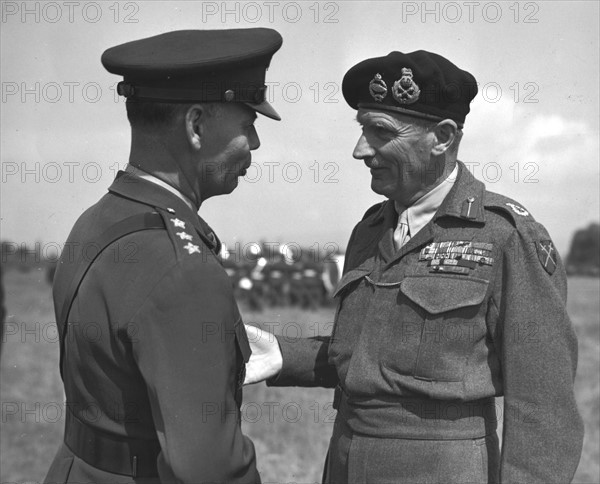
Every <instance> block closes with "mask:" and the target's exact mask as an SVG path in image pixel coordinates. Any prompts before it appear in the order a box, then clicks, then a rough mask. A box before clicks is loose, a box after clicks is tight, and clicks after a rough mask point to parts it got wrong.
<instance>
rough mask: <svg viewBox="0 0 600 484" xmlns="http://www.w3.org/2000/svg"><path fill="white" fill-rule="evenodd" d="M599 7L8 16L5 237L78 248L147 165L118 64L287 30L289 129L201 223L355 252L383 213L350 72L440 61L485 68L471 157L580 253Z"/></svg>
mask: <svg viewBox="0 0 600 484" xmlns="http://www.w3.org/2000/svg"><path fill="white" fill-rule="evenodd" d="M598 17H599V12H598V2H595V1H590V2H556V1H552V2H519V3H517V2H483V1H480V2H446V3H444V2H430V3H426V4H424V3H423V2H398V1H387V2H366V1H365V2H318V3H317V2H314V1H309V2H286V1H273V2H189V1H186V2H171V1H169V2H120V3H117V2H85V1H78V2H45V3H38V2H25V3H23V2H10V1H9V2H2V25H1V32H2V33H1V36H2V37H1V41H2V42H1V46H2V71H1V80H2V105H1V109H2V114H1V129H2V133H1V148H2V152H1V161H2V193H1V217H2V226H1V228H2V233H1V237H2V239H3V240H12V241H16V242H27V243H29V244H31V243H33V242H35V241H41V242H43V243H47V244H49V246H50V245H54V246H55V245H57V244H58V245H60V244H62V243H63V241H64V240H65V239H66V237H67V235H68V231H69V230H70V228H71V226H72V224H73V223H74V221H75V220H76V218H77V217H78V216H79V215H80V214H81V213H82V211H83V210H84V209H85V208H87V207H88V206H90V205H91V204H93V203H94V202H95V201H96V200H97V199H98V198H99V197H101V196H102V195H103V194H104V193H105V192H106V189H107V187H108V186H109V185H110V183H111V180H112V178H113V177H114V175H115V173H116V170H117V169H118V168H122V167H123V166H124V165H125V163H126V162H127V159H128V154H129V125H128V123H127V119H126V116H125V107H124V103H123V101H122V100H118V99H115V93H114V86H115V85H116V83H117V82H118V81H119V80H120V79H118V78H117V77H116V76H113V75H111V74H109V73H108V72H106V71H105V70H104V69H103V67H102V65H101V63H100V56H101V54H102V52H103V51H104V50H105V49H106V48H108V47H111V46H113V45H117V44H120V43H123V42H126V41H129V40H133V39H138V38H142V37H147V36H151V35H155V34H158V33H162V32H166V31H170V30H179V29H202V28H214V29H223V28H241V27H271V28H274V29H277V30H278V31H279V32H280V33H281V35H282V36H283V39H284V41H283V47H282V48H281V50H280V51H279V52H278V53H277V54H275V56H274V58H273V61H272V63H271V68H270V69H269V71H268V73H267V80H268V81H269V83H270V88H269V89H270V92H269V96H270V99H271V100H272V104H273V105H274V107H275V108H276V109H277V111H278V112H279V113H280V114H281V116H282V118H283V121H281V122H275V121H272V120H270V119H267V118H264V117H260V118H259V120H258V122H257V130H258V133H259V136H260V138H261V142H262V146H261V148H260V149H259V150H258V151H256V152H255V153H254V155H253V162H254V166H253V167H252V168H251V169H250V170H249V172H248V174H247V176H246V178H245V179H243V180H240V185H239V187H238V189H237V190H236V191H235V192H234V193H233V194H232V195H229V196H221V197H214V198H212V199H210V200H208V201H207V202H206V203H205V204H204V205H203V206H202V207H201V209H200V214H201V215H202V216H203V218H204V219H205V220H207V222H208V223H209V224H210V225H212V227H213V228H214V229H215V231H216V232H217V234H218V235H219V236H220V238H221V239H222V240H223V241H225V242H226V243H228V245H232V244H235V243H236V242H249V241H258V240H265V241H268V242H280V243H284V242H297V243H300V244H302V245H307V246H314V244H318V246H319V247H324V246H325V244H327V243H335V244H337V245H339V246H340V247H341V248H344V246H345V244H346V242H347V239H348V237H349V235H350V232H351V230H352V227H353V226H354V225H355V223H356V222H357V221H358V220H359V219H360V218H361V217H362V215H363V213H364V212H365V210H366V209H367V208H368V207H369V206H371V205H372V204H373V203H376V202H378V201H380V200H381V198H380V197H379V196H378V195H376V194H374V193H372V192H371V191H370V188H369V180H370V175H369V172H368V169H367V168H366V167H365V166H364V164H363V163H362V162H360V161H357V160H354V159H353V158H352V156H351V155H352V150H353V148H354V145H355V143H356V140H357V138H358V135H359V132H360V131H359V128H358V125H357V123H356V121H355V120H354V117H355V114H356V113H355V111H353V110H352V109H351V108H350V107H348V106H347V105H346V103H345V102H344V99H343V96H342V93H341V90H340V84H341V80H342V77H343V76H344V74H345V72H346V71H347V70H348V69H349V68H350V67H352V66H353V65H354V64H356V63H357V62H359V61H361V60H364V59H366V58H368V57H375V56H382V55H386V54H388V53H389V52H390V51H393V50H399V51H402V52H412V51H414V50H419V49H424V50H429V51H432V52H436V53H438V54H441V55H443V56H445V57H447V58H448V59H450V60H451V61H452V62H454V63H455V64H457V65H458V66H459V67H461V68H463V69H465V70H468V71H469V72H471V73H472V74H473V75H474V76H475V77H476V79H477V80H478V82H479V83H480V92H479V94H478V96H477V98H476V99H475V101H474V102H473V103H472V105H471V113H470V114H469V115H468V117H467V120H466V124H465V136H464V138H463V141H462V144H461V150H460V153H459V158H460V159H461V160H463V161H465V162H466V163H468V166H469V167H470V168H471V170H472V171H473V173H474V174H475V176H477V177H478V178H480V179H482V181H484V182H486V185H487V187H488V190H492V191H496V192H501V193H503V194H505V195H508V196H510V197H511V198H514V199H516V200H518V201H519V202H520V203H521V204H522V205H523V206H524V207H525V208H527V210H529V211H530V212H531V213H532V214H533V216H534V217H535V218H536V219H537V220H538V221H540V222H541V223H543V224H544V225H545V226H546V227H547V228H548V230H549V232H550V234H551V235H552V237H553V239H554V240H555V243H556V244H557V246H558V248H559V250H560V251H561V252H562V253H563V254H564V255H566V251H567V250H568V247H569V243H570V240H571V236H572V233H573V231H574V230H576V229H578V228H582V227H585V226H587V225H588V224H589V223H590V222H592V221H598V218H599V198H598V193H599V186H598V185H599V154H598V152H599V150H598V122H599V113H598V81H599V73H598V57H599V48H598V30H599V29H598Z"/></svg>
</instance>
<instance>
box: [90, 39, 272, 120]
mask: <svg viewBox="0 0 600 484" xmlns="http://www.w3.org/2000/svg"><path fill="white" fill-rule="evenodd" d="M282 42H283V40H282V38H281V35H279V33H278V32H277V31H276V30H273V29H266V28H255V29H229V30H178V31H175V32H167V33H165V34H160V35H156V36H154V37H148V38H146V39H140V40H134V41H132V42H127V43H125V44H121V45H117V46H116V47H111V48H110V49H108V50H106V51H105V52H104V54H102V64H103V65H104V67H105V68H106V69H107V70H108V71H109V72H111V73H113V74H118V75H121V76H123V77H124V80H123V82H120V83H119V85H118V87H117V91H118V93H119V94H121V95H123V96H125V97H127V100H128V101H136V100H149V101H156V102H160V101H162V102H243V103H245V104H247V105H249V106H250V107H251V108H253V109H254V110H255V111H257V112H259V113H262V114H264V115H265V116H268V117H270V118H273V119H277V120H279V119H281V118H280V117H279V115H278V114H277V112H276V111H275V110H274V109H273V107H272V106H271V105H270V104H269V103H268V102H267V101H266V99H265V91H266V86H265V72H266V70H267V68H268V67H269V64H270V62H271V57H272V56H273V54H274V53H275V52H277V50H279V48H280V47H281V44H282Z"/></svg>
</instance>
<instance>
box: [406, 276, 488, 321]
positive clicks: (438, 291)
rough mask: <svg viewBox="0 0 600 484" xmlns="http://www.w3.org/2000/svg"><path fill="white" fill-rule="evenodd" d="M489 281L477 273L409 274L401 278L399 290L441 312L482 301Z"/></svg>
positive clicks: (430, 310) (420, 304) (425, 306)
mask: <svg viewBox="0 0 600 484" xmlns="http://www.w3.org/2000/svg"><path fill="white" fill-rule="evenodd" d="M488 284H489V282H488V281H486V280H485V279H478V278H474V277H471V278H468V279H467V278H460V279H458V278H454V277H440V276H410V277H407V278H405V279H404V280H403V281H402V283H401V284H400V290H401V291H402V293H403V294H404V295H405V296H406V297H408V299H410V300H411V301H412V302H414V303H415V304H418V305H419V306H421V307H422V308H423V309H425V310H426V311H427V312H428V313H431V314H440V313H443V312H446V311H452V310H453V309H458V308H462V307H468V306H476V305H478V304H481V303H482V302H483V300H484V298H485V294H486V292H487V287H488Z"/></svg>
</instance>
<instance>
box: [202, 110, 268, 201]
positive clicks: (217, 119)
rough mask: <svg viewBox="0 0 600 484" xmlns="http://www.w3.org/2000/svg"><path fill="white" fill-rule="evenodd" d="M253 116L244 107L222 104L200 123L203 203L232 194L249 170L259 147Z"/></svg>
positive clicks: (254, 116) (251, 111) (254, 114)
mask: <svg viewBox="0 0 600 484" xmlns="http://www.w3.org/2000/svg"><path fill="white" fill-rule="evenodd" d="M255 120H256V113H255V112H254V111H253V110H252V109H250V108H249V107H248V106H246V105H245V104H241V103H231V104H223V105H222V106H220V107H219V109H218V110H217V112H216V113H214V114H213V115H211V116H209V117H208V118H207V119H206V120H205V121H204V123H203V132H202V142H201V148H200V151H199V156H200V158H201V159H202V162H201V163H200V164H199V166H198V170H199V173H198V176H199V180H200V193H201V194H202V199H207V198H209V197H212V196H214V195H222V194H226V193H231V192H232V191H233V190H235V188H236V187H237V185H238V177H240V176H244V175H245V174H246V170H247V169H248V167H249V166H250V163H251V159H252V155H251V153H250V152H251V151H252V150H255V149H257V148H258V147H259V146H260V140H259V139H258V135H257V134H256V129H255V127H254V121H255Z"/></svg>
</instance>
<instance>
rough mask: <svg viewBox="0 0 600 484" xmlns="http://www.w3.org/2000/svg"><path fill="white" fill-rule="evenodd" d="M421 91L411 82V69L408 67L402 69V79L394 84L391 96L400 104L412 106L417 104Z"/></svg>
mask: <svg viewBox="0 0 600 484" xmlns="http://www.w3.org/2000/svg"><path fill="white" fill-rule="evenodd" d="M420 94H421V90H420V89H419V86H417V85H416V84H415V81H413V73H412V69H409V68H408V67H403V68H402V77H401V78H400V79H398V80H397V81H396V82H394V86H393V87H392V96H394V99H395V100H396V101H398V102H399V103H400V104H412V103H414V102H417V101H418V99H419V95H420Z"/></svg>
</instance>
